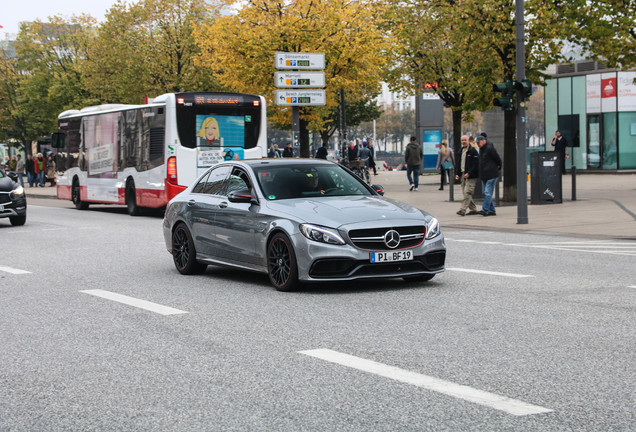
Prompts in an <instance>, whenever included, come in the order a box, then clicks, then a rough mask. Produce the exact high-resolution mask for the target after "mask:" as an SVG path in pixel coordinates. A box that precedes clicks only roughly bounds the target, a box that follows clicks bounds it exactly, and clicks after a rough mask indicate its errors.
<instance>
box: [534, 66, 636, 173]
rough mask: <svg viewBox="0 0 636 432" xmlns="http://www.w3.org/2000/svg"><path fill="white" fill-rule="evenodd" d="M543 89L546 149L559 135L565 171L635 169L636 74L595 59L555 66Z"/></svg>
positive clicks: (550, 148) (550, 147)
mask: <svg viewBox="0 0 636 432" xmlns="http://www.w3.org/2000/svg"><path fill="white" fill-rule="evenodd" d="M549 72H550V75H551V76H552V79H549V80H547V81H546V87H545V128H546V150H548V151H550V150H552V146H551V143H552V137H553V136H554V133H555V131H557V130H559V131H561V134H562V135H563V136H564V137H565V138H566V140H567V142H568V146H570V158H569V159H568V160H567V161H566V168H568V169H570V168H571V167H572V166H576V168H577V170H631V169H636V84H635V83H634V80H635V79H636V71H627V72H625V71H619V70H615V69H607V68H605V67H604V65H603V64H601V63H599V62H594V61H579V62H575V63H570V64H561V65H555V66H554V67H553V68H552V69H551V70H550V71H549Z"/></svg>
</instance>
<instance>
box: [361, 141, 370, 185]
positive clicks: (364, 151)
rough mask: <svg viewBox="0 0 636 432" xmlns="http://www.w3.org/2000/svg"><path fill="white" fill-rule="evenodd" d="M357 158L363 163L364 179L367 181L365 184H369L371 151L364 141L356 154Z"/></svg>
mask: <svg viewBox="0 0 636 432" xmlns="http://www.w3.org/2000/svg"><path fill="white" fill-rule="evenodd" d="M358 157H359V158H360V160H361V161H363V162H364V177H365V180H366V181H367V184H371V180H370V179H369V160H370V159H371V150H369V147H368V144H367V142H366V141H363V142H362V148H361V149H360V152H359V153H358Z"/></svg>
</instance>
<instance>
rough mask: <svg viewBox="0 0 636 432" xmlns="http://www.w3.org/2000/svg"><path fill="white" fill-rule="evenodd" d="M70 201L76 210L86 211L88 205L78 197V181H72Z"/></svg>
mask: <svg viewBox="0 0 636 432" xmlns="http://www.w3.org/2000/svg"><path fill="white" fill-rule="evenodd" d="M71 199H72V200H73V204H75V208H76V209H78V210H86V209H88V203H87V202H84V201H82V198H81V195H80V185H79V180H77V179H75V181H73V188H72V189H71Z"/></svg>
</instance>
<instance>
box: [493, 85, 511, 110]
mask: <svg viewBox="0 0 636 432" xmlns="http://www.w3.org/2000/svg"><path fill="white" fill-rule="evenodd" d="M492 89H493V91H494V92H495V93H501V96H499V97H496V98H494V99H493V101H492V104H493V105H494V106H498V107H501V109H502V110H504V111H511V110H512V109H513V104H512V96H513V94H514V85H513V82H512V81H506V82H502V83H497V84H493V85H492Z"/></svg>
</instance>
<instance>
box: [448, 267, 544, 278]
mask: <svg viewBox="0 0 636 432" xmlns="http://www.w3.org/2000/svg"><path fill="white" fill-rule="evenodd" d="M446 270H450V271H459V272H466V273H479V274H487V275H493V276H505V277H513V278H531V277H534V275H524V274H517V273H502V272H496V271H486V270H474V269H465V268H458V267H446Z"/></svg>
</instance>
